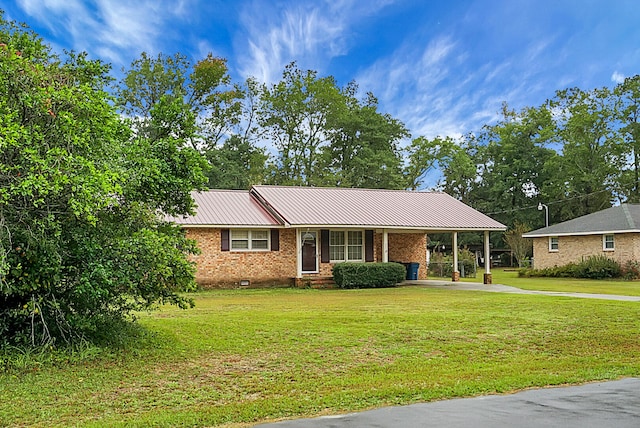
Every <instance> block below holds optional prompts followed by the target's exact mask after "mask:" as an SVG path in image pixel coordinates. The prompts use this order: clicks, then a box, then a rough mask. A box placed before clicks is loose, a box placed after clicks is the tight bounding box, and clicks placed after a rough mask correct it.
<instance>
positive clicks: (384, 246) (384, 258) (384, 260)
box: [382, 229, 389, 263]
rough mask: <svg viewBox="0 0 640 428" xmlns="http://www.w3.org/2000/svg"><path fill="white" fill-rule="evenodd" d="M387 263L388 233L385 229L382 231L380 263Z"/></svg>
mask: <svg viewBox="0 0 640 428" xmlns="http://www.w3.org/2000/svg"><path fill="white" fill-rule="evenodd" d="M388 262H389V232H387V229H384V230H383V231H382V263H388Z"/></svg>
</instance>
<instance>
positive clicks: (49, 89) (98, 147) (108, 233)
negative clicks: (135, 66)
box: [0, 16, 206, 345]
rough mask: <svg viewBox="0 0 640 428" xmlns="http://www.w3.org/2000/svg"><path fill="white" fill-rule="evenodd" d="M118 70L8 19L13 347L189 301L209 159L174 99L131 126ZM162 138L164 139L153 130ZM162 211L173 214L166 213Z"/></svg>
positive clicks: (0, 257)
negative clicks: (191, 142)
mask: <svg viewBox="0 0 640 428" xmlns="http://www.w3.org/2000/svg"><path fill="white" fill-rule="evenodd" d="M108 69H109V68H108V66H106V65H105V64H103V63H101V62H100V61H90V60H88V59H87V57H86V55H85V54H80V55H76V54H71V55H70V56H69V58H67V59H65V60H61V59H60V58H57V57H56V56H54V55H53V54H52V53H51V51H50V49H49V48H48V47H47V46H45V45H44V44H43V43H42V41H41V40H40V39H39V38H38V37H37V35H35V34H34V33H33V32H31V31H29V30H27V29H26V28H24V27H22V26H18V25H16V24H15V23H12V22H7V21H5V20H4V18H3V17H2V16H0V70H2V72H1V73H0V344H8V343H12V344H31V345H40V344H45V343H52V342H54V341H60V340H63V341H69V342H70V341H73V340H75V339H77V338H78V337H83V336H85V335H91V334H94V333H96V332H98V331H101V330H102V329H103V328H104V326H105V325H106V324H108V323H111V322H113V321H118V320H123V319H125V318H126V317H127V315H128V314H130V313H131V311H133V310H140V309H146V308H151V307H152V306H153V305H154V304H156V303H157V302H168V303H174V304H177V305H180V306H182V307H185V306H188V305H189V303H190V300H189V299H187V298H184V297H182V296H181V295H179V294H178V292H179V291H180V290H185V289H189V288H191V287H193V286H194V281H193V266H192V264H191V263H190V262H189V261H188V260H187V258H186V255H187V254H188V253H191V252H194V251H195V250H196V249H195V246H194V244H193V242H191V241H188V240H186V239H185V236H184V233H183V232H182V231H181V230H180V229H179V228H177V227H176V226H174V225H171V224H170V223H166V222H165V221H163V214H162V213H167V214H172V215H177V214H183V213H188V212H190V211H191V210H192V208H193V201H192V199H191V198H190V196H189V193H190V191H191V190H192V189H194V188H196V187H201V186H202V185H203V184H204V182H205V177H204V168H205V166H206V164H205V163H204V161H203V160H202V158H201V157H200V156H199V155H198V153H197V152H195V151H193V150H188V149H184V148H181V146H183V145H184V141H183V139H184V138H188V136H186V135H185V136H183V135H179V136H175V135H172V136H170V137H168V136H167V135H166V133H164V130H166V127H165V122H166V121H167V120H170V119H171V118H172V117H174V116H175V115H176V111H178V112H179V111H180V106H179V105H177V106H176V105H175V104H174V103H172V102H171V100H168V99H164V98H161V99H160V101H161V102H160V104H159V105H154V106H152V107H151V108H150V110H149V114H150V117H151V119H150V124H149V128H148V129H149V130H150V131H149V132H148V133H145V134H136V133H132V132H131V129H130V127H129V125H130V124H129V123H128V122H127V121H123V120H122V119H121V117H120V115H119V114H118V112H117V111H116V110H115V108H114V107H113V100H112V99H111V97H110V96H109V95H108V93H107V92H106V91H105V87H106V86H107V85H108V84H109V81H110V79H109V77H108V74H107V73H108ZM150 135H154V137H153V138H149V136H150ZM159 215H160V217H159Z"/></svg>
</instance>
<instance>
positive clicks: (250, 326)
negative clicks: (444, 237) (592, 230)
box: [0, 279, 640, 427]
mask: <svg viewBox="0 0 640 428" xmlns="http://www.w3.org/2000/svg"><path fill="white" fill-rule="evenodd" d="M520 280H521V281H524V279H520ZM195 299H196V301H197V306H196V308H195V309H193V310H189V311H181V310H179V309H177V308H173V307H164V308H162V310H161V311H158V312H156V311H154V312H152V313H149V314H141V315H140V322H139V323H137V324H138V327H142V328H143V329H141V330H134V331H132V332H131V333H130V334H131V336H130V339H122V341H123V346H122V347H117V346H116V347H111V346H105V347H101V348H96V347H95V346H93V347H92V346H86V347H84V348H78V349H77V350H76V351H75V352H76V354H75V355H71V356H69V357H68V358H67V359H65V357H64V356H63V355H58V356H57V357H56V359H55V361H50V360H48V359H47V358H50V357H49V356H45V355H42V356H40V355H39V354H31V355H23V356H22V357H18V356H14V357H13V358H14V363H15V364H16V365H18V364H19V365H20V366H18V367H16V368H10V369H9V370H8V371H7V372H4V373H3V372H0V425H8V426H30V427H45V426H46V427H49V426H87V427H91V426H96V427H103V426H110V427H130V426H194V427H196V426H252V425H254V424H256V423H259V422H265V421H268V420H274V419H278V418H297V417H310V416H317V415H321V414H324V415H327V414H337V413H346V412H351V411H357V410H363V409H368V408H372V407H380V406H385V405H391V404H409V403H416V402H424V401H431V400H439V399H446V398H453V397H463V396H474V395H483V394H492V393H496V392H497V393H505V392H511V391H514V390H517V389H523V388H531V387H537V386H545V385H563V384H567V383H579V382H588V381H594V380H604V379H616V378H619V377H621V376H637V375H639V374H640V362H639V361H638V358H637V355H638V352H640V340H639V339H640V337H639V332H640V307H639V306H638V305H637V304H636V303H634V302H619V301H606V300H593V299H570V298H564V297H563V298H556V297H550V296H532V295H514V294H499V293H481V292H471V291H469V292H464V291H460V292H457V291H454V290H450V289H447V290H436V289H429V288H425V287H398V288H385V289H367V290H310V289H306V290H300V289H277V290H274V289H268V290H265V289H263V290H224V291H215V292H207V293H199V294H196V295H195ZM249 310H250V313H251V316H247V313H248V311H249ZM221 326H224V327H223V328H221ZM144 330H146V332H145V331H144ZM1 358H2V357H0V359H1ZM19 358H21V359H20V361H16V360H18V359H19ZM225 424H226V425H225Z"/></svg>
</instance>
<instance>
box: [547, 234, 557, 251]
mask: <svg viewBox="0 0 640 428" xmlns="http://www.w3.org/2000/svg"><path fill="white" fill-rule="evenodd" d="M558 248H559V246H558V237H557V236H551V237H549V251H558Z"/></svg>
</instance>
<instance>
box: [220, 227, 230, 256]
mask: <svg viewBox="0 0 640 428" xmlns="http://www.w3.org/2000/svg"><path fill="white" fill-rule="evenodd" d="M220 247H221V248H220V249H221V250H222V251H229V229H221V230H220Z"/></svg>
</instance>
